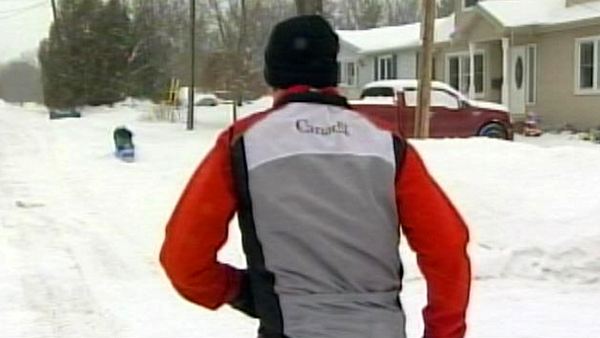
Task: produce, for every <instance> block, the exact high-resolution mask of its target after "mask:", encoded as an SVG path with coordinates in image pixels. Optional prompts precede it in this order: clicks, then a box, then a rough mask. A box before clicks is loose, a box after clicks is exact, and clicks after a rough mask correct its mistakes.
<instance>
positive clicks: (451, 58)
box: [446, 52, 485, 97]
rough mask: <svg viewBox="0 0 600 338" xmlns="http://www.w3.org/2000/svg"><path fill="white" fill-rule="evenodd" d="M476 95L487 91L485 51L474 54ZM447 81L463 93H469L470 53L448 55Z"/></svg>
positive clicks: (481, 94) (479, 95)
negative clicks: (485, 86) (485, 85)
mask: <svg viewBox="0 0 600 338" xmlns="http://www.w3.org/2000/svg"><path fill="white" fill-rule="evenodd" d="M473 61H474V64H475V70H474V72H473V73H474V74H475V79H474V84H475V95H476V96H478V97H481V96H483V95H484V93H485V88H484V84H485V57H484V54H483V52H476V53H475V55H474V60H473ZM446 69H447V73H446V82H448V84H450V85H451V86H452V87H453V88H455V89H456V90H458V91H460V92H461V93H463V94H465V95H468V94H469V87H470V86H471V60H470V59H469V54H468V53H460V54H452V55H448V56H447V57H446Z"/></svg>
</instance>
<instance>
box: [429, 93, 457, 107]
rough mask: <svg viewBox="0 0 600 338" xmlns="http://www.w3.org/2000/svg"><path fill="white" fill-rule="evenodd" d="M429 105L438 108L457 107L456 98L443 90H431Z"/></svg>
mask: <svg viewBox="0 0 600 338" xmlns="http://www.w3.org/2000/svg"><path fill="white" fill-rule="evenodd" d="M431 106H432V107H438V108H448V109H454V110H456V109H458V107H459V105H458V99H457V98H456V97H455V96H454V95H451V94H450V93H448V92H445V91H443V90H432V91H431Z"/></svg>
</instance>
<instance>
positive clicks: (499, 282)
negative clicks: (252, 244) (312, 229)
mask: <svg viewBox="0 0 600 338" xmlns="http://www.w3.org/2000/svg"><path fill="white" fill-rule="evenodd" d="M258 105H260V104H257V106H258ZM257 106H250V107H248V108H246V109H247V110H253V109H257ZM140 110H148V107H145V106H139V107H137V108H135V109H133V108H130V107H127V106H124V105H121V106H118V107H117V108H114V109H109V108H94V109H88V110H86V111H85V113H84V117H83V118H82V119H72V120H57V121H50V120H48V118H47V116H46V115H44V111H43V110H42V109H40V108H35V107H34V108H29V109H24V108H20V107H12V106H4V107H2V106H0V337H7V338H42V337H44V338H46V337H47V338H81V337H85V338H96V337H98V338H99V337H102V338H109V337H110V338H113V337H119V338H149V337H151V338H171V337H186V338H190V337H198V338H200V337H202V338H221V337H222V338H231V337H254V331H255V326H256V323H255V322H254V321H252V320H250V319H247V318H245V317H243V316H242V315H240V314H238V313H236V312H235V311H232V310H230V309H228V308H223V309H222V310H219V311H218V312H209V311H206V310H203V309H200V308H198V307H196V306H194V305H192V304H189V303H187V302H186V301H184V300H183V299H181V298H180V297H179V296H178V295H177V294H176V293H175V291H174V290H173V289H172V288H171V287H170V285H169V283H168V281H167V280H166V278H165V277H164V275H163V273H162V271H161V269H160V267H159V265H158V262H157V255H158V249H159V247H160V242H161V240H162V235H163V230H164V224H165V222H166V220H167V218H168V216H169V214H170V212H171V210H172V208H173V206H174V204H175V202H176V200H177V197H178V196H179V193H180V191H181V189H182V188H183V186H184V184H185V183H186V180H187V178H188V177H189V175H190V174H191V171H192V170H193V169H194V168H195V166H196V165H197V163H198V161H199V160H200V159H201V158H202V156H203V155H204V153H205V152H206V151H207V150H208V149H209V147H210V146H211V145H212V143H213V140H214V136H215V135H216V134H217V133H218V131H219V129H221V128H222V127H223V126H225V124H226V123H227V120H228V115H227V114H226V112H227V110H226V108H225V107H217V108H206V109H204V108H202V109H200V111H199V112H198V114H199V118H198V129H197V130H196V131H193V132H185V131H183V126H182V125H181V124H166V123H151V122H144V121H142V120H140V118H139V117H140ZM119 125H127V126H129V127H131V129H132V130H133V131H134V133H136V136H135V139H134V140H135V142H136V144H137V145H138V160H137V161H136V162H135V163H131V164H127V163H123V162H120V161H118V160H116V159H115V158H114V157H113V156H112V153H111V151H112V134H111V133H112V130H113V128H115V127H117V126H119ZM543 141H544V140H536V142H541V143H543ZM415 144H416V146H417V147H418V149H420V150H421V152H422V153H423V156H424V158H425V160H426V162H427V165H428V166H429V167H430V169H431V170H432V172H433V173H434V175H436V177H438V179H439V181H440V183H441V184H442V186H444V188H446V190H447V191H448V193H449V195H450V196H451V197H453V198H455V199H456V200H457V206H458V207H459V209H460V210H461V212H462V213H463V214H464V216H465V218H466V219H467V221H468V223H469V224H470V226H471V232H472V238H473V242H472V245H471V248H470V252H471V255H472V257H473V260H474V272H475V274H476V276H477V279H476V280H475V281H474V283H473V293H472V306H471V309H470V313H469V326H470V329H469V337H471V338H475V337H478V338H496V337H497V338H505V337H506V338H508V337H510V338H538V337H539V338H541V337H544V338H573V337H582V338H583V337H592V338H594V337H600V323H598V321H597V320H596V317H597V316H596V313H597V305H598V304H600V174H598V170H599V169H598V168H600V146H593V145H590V144H588V143H579V142H576V141H569V140H565V139H564V138H561V139H560V142H559V141H556V140H553V143H551V144H550V143H543V144H542V145H545V146H547V145H549V146H547V147H540V146H537V145H531V144H523V143H508V142H501V141H491V140H443V141H424V142H417V143H415ZM403 257H404V259H405V262H406V265H407V281H406V284H405V291H404V292H403V297H402V298H403V301H404V304H405V308H406V311H407V313H408V317H409V322H408V331H409V333H410V337H411V338H416V337H419V334H420V332H421V330H422V324H421V322H420V321H421V319H420V307H422V305H423V301H424V297H425V296H424V285H423V282H422V280H421V279H420V278H419V277H418V273H417V271H416V268H415V266H414V261H413V257H412V256H411V255H410V253H408V250H406V248H403ZM221 258H222V259H224V260H227V261H229V262H231V263H233V264H236V265H238V266H243V265H244V259H243V257H242V255H241V250H240V244H239V233H238V232H237V231H236V230H235V227H232V231H231V236H230V241H229V243H228V244H227V246H226V248H225V249H224V250H223V252H222V253H221Z"/></svg>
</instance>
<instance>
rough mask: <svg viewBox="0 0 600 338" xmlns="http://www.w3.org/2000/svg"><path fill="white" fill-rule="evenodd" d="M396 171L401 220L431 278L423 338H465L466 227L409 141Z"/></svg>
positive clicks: (424, 271)
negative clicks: (400, 166)
mask: <svg viewBox="0 0 600 338" xmlns="http://www.w3.org/2000/svg"><path fill="white" fill-rule="evenodd" d="M398 175H399V177H398V179H397V182H396V201H397V204H398V213H399V217H400V224H401V226H402V230H403V232H404V234H405V235H406V238H407V240H408V242H409V245H410V246H411V248H412V249H413V250H414V251H415V252H416V254H417V263H418V265H419V268H420V269H421V272H422V273H423V275H424V277H425V280H426V282H427V306H426V307H425V309H424V310H423V318H424V321H425V334H424V337H425V338H462V337H464V335H465V332H466V323H465V316H466V309H467V305H468V301H469V290H470V280H471V271H470V261H469V258H468V255H467V251H466V247H467V242H468V231H467V227H466V225H465V223H464V221H463V219H462V218H461V216H460V215H459V213H458V212H457V211H456V209H455V208H454V206H453V205H452V203H451V202H450V200H449V199H448V198H447V197H446V195H445V194H444V192H443V191H442V190H441V188H440V187H439V186H438V185H437V183H436V182H435V181H434V180H433V179H432V178H431V176H430V175H429V173H428V172H427V169H426V167H425V165H424V163H423V161H422V160H421V158H420V157H419V155H418V153H417V152H416V150H415V149H414V148H413V147H411V146H407V148H406V154H405V157H404V162H403V166H402V168H401V170H399V173H398Z"/></svg>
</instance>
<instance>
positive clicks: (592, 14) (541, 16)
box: [478, 0, 600, 28]
mask: <svg viewBox="0 0 600 338" xmlns="http://www.w3.org/2000/svg"><path fill="white" fill-rule="evenodd" d="M478 7H479V8H480V9H481V10H483V11H484V12H486V13H487V14H489V15H491V16H492V17H493V18H494V19H496V20H497V21H498V22H499V23H500V24H501V25H502V26H504V27H506V28H517V27H524V26H552V25H560V24H565V23H570V22H577V21H583V20H589V19H598V18H600V1H588V2H585V3H581V4H576V5H571V6H568V7H567V5H566V0H487V1H481V2H479V3H478Z"/></svg>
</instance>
